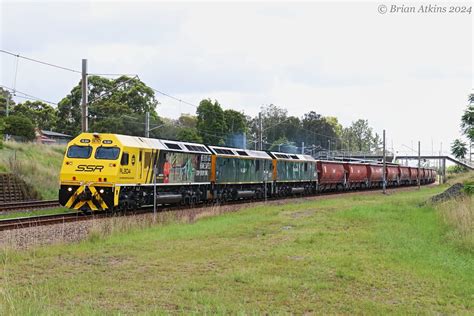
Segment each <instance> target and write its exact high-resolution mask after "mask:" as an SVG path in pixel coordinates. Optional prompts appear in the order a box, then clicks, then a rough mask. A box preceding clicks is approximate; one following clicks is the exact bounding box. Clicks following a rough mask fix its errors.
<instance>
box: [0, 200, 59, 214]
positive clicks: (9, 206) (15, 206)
mask: <svg viewBox="0 0 474 316" xmlns="http://www.w3.org/2000/svg"><path fill="white" fill-rule="evenodd" d="M48 207H59V201H58V200H47V201H22V202H9V203H3V204H0V213H4V212H9V211H19V210H32V209H40V208H48Z"/></svg>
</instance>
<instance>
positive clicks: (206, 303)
mask: <svg viewBox="0 0 474 316" xmlns="http://www.w3.org/2000/svg"><path fill="white" fill-rule="evenodd" d="M441 190H442V188H440V187H435V188H422V189H421V191H410V192H403V193H397V194H393V195H389V196H382V195H381V194H370V195H360V196H351V197H344V198H336V199H325V200H313V201H304V200H298V201H295V202H292V203H289V204H285V205H267V206H265V205H263V206H257V207H251V208H248V209H245V210H242V211H240V212H236V213H228V214H224V215H220V216H215V217H208V218H201V219H199V220H198V221H197V222H195V223H193V224H184V223H175V224H169V225H165V226H162V225H161V226H160V225H158V226H153V227H151V228H148V229H144V230H132V231H129V232H126V233H116V234H113V235H112V236H109V237H100V236H99V235H94V236H93V237H91V238H90V239H89V240H87V241H84V242H81V243H79V244H73V245H57V246H48V247H42V248H37V249H34V250H29V251H14V250H7V249H5V250H3V252H1V254H0V262H1V263H3V269H2V270H1V272H0V279H1V280H0V282H1V283H0V293H1V295H0V314H34V315H37V314H65V313H66V314H67V313H75V314H100V315H101V314H136V313H142V314H155V313H170V312H171V313H176V312H178V313H179V312H181V313H200V314H201V313H208V314H211V313H212V314H214V313H219V314H227V313H247V314H261V313H272V314H273V313H295V314H302V313H305V312H309V313H317V314H322V313H331V314H341V313H344V314H352V313H358V314H362V313H369V314H384V313H397V314H406V313H411V314H414V313H417V314H418V313H422V314H428V313H429V314H438V313H441V314H453V313H456V314H469V313H473V312H474V268H473V267H474V255H473V252H472V251H470V250H462V249H460V248H459V247H457V246H456V244H455V243H453V242H452V241H451V240H450V239H449V238H446V234H447V233H448V230H449V229H450V228H449V227H447V226H446V225H444V224H443V223H442V221H441V220H440V217H439V215H438V212H437V211H436V210H435V209H433V207H432V206H429V205H425V204H423V202H424V201H426V200H427V198H428V197H429V196H431V195H433V194H435V193H438V192H440V191H441Z"/></svg>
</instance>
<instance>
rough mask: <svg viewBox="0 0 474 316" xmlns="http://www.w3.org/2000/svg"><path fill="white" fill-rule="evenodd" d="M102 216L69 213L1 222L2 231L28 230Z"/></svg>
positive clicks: (10, 219) (0, 228)
mask: <svg viewBox="0 0 474 316" xmlns="http://www.w3.org/2000/svg"><path fill="white" fill-rule="evenodd" d="M99 216H101V215H100V214H95V215H86V214H83V213H68V214H54V215H40V216H31V217H18V218H9V219H4V220H0V231H3V230H12V229H19V228H27V227H34V226H44V225H53V224H61V223H68V222H77V221H81V220H88V219H91V218H97V217H99Z"/></svg>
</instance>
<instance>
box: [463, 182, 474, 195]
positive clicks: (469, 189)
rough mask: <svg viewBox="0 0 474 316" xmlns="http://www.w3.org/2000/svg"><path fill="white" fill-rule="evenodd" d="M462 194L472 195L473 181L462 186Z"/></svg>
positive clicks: (473, 191) (473, 190) (473, 189)
mask: <svg viewBox="0 0 474 316" xmlns="http://www.w3.org/2000/svg"><path fill="white" fill-rule="evenodd" d="M464 192H466V194H469V195H473V194H474V181H472V182H467V183H465V184H464Z"/></svg>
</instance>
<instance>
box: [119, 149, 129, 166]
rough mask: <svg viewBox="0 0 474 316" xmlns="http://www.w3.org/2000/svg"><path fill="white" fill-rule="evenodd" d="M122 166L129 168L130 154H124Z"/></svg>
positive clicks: (121, 161)
mask: <svg viewBox="0 0 474 316" xmlns="http://www.w3.org/2000/svg"><path fill="white" fill-rule="evenodd" d="M120 164H121V165H122V166H127V165H128V153H126V152H124V153H123V155H122V160H120Z"/></svg>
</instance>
